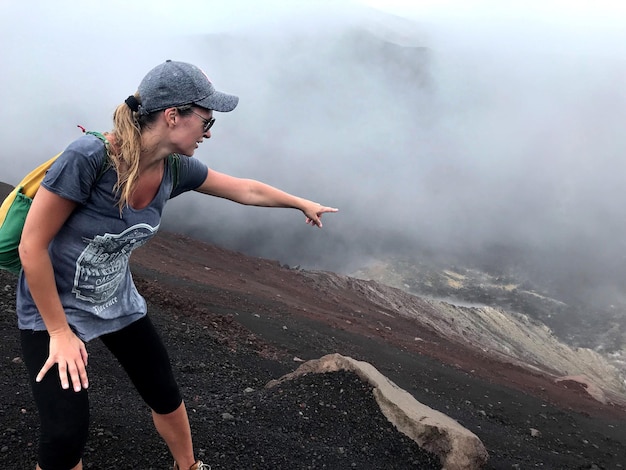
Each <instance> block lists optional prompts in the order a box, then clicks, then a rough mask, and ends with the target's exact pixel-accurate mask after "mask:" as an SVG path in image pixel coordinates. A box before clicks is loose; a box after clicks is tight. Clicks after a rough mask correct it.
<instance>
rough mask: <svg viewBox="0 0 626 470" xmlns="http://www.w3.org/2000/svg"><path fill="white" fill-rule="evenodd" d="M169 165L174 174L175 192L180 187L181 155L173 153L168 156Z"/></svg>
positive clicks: (173, 185)
mask: <svg viewBox="0 0 626 470" xmlns="http://www.w3.org/2000/svg"><path fill="white" fill-rule="evenodd" d="M167 163H168V164H169V166H170V171H171V172H172V181H173V182H174V184H172V191H174V190H175V189H176V188H177V187H178V180H179V175H178V174H179V172H180V155H179V154H177V153H171V154H169V155H168V156H167Z"/></svg>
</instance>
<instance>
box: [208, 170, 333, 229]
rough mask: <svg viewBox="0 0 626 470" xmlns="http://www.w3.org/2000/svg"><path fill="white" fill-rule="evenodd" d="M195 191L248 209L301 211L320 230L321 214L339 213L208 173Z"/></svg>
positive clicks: (261, 185) (246, 181)
mask: <svg viewBox="0 0 626 470" xmlns="http://www.w3.org/2000/svg"><path fill="white" fill-rule="evenodd" d="M196 191H199V192H201V193H204V194H210V195H212V196H217V197H222V198H225V199H230V200H231V201H235V202H238V203H239V204H245V205H249V206H262V207H287V208H293V209H299V210H301V211H302V212H303V213H304V215H305V216H306V223H307V224H311V225H313V226H318V227H322V221H321V217H322V214H324V213H326V212H337V211H338V209H335V208H333V207H326V206H322V205H321V204H318V203H317V202H313V201H309V200H308V199H303V198H301V197H297V196H293V195H291V194H289V193H286V192H285V191H282V190H280V189H277V188H275V187H273V186H270V185H268V184H265V183H261V182H260V181H256V180H252V179H245V178H235V177H233V176H229V175H226V174H224V173H220V172H217V171H214V170H209V173H208V175H207V178H206V180H205V181H204V183H202V185H200V187H199V188H197V189H196Z"/></svg>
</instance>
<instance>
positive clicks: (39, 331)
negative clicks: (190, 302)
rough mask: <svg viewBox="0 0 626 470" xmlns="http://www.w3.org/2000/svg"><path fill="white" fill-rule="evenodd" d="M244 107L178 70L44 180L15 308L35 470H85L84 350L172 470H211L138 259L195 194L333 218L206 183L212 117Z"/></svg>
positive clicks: (272, 194)
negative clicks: (28, 388)
mask: <svg viewBox="0 0 626 470" xmlns="http://www.w3.org/2000/svg"><path fill="white" fill-rule="evenodd" d="M237 103H238V98H237V97H236V96H233V95H229V94H226V93H222V92H219V91H217V90H215V88H214V87H213V85H212V84H211V82H210V81H209V79H208V78H207V76H206V74H204V72H202V71H201V70H200V69H199V68H197V67H195V66H193V65H191V64H188V63H184V62H174V61H169V60H168V61H166V62H164V63H162V64H160V65H158V66H157V67H155V68H154V69H152V70H151V71H150V72H149V73H148V74H147V75H146V76H145V77H144V79H143V80H142V82H141V84H140V85H139V88H138V91H137V93H135V95H131V96H129V97H128V99H127V100H126V101H125V102H124V103H123V104H121V105H120V106H118V108H117V109H116V111H115V113H114V116H113V120H114V129H113V131H112V132H111V133H109V134H105V137H106V142H105V143H103V141H102V140H100V139H98V138H97V137H94V136H93V135H86V136H83V137H81V138H80V139H78V140H76V141H75V142H73V143H72V144H70V145H69V146H68V148H67V149H66V150H65V151H64V153H63V154H62V155H61V156H60V157H59V158H58V160H57V161H56V162H55V163H54V165H53V166H52V167H51V169H50V170H49V172H48V174H47V175H46V177H45V180H44V181H43V183H42V186H41V188H40V190H39V191H38V193H37V195H36V197H35V198H34V201H33V204H32V207H31V209H30V212H29V214H28V218H27V220H26V223H25V225H24V232H23V234H22V239H21V243H20V258H21V261H22V267H23V271H22V273H21V275H20V278H19V282H18V294H17V311H18V324H19V328H20V330H21V339H22V348H23V353H24V361H25V363H26V366H27V368H28V371H29V375H30V379H31V385H32V389H33V394H34V397H35V402H36V404H37V407H38V410H39V415H40V419H41V435H40V443H39V456H38V465H37V468H38V469H43V470H68V469H82V453H83V448H84V446H85V442H86V438H87V433H88V424H89V404H88V398H87V388H88V386H89V381H88V378H87V370H86V367H87V357H88V355H87V350H86V348H85V343H86V342H88V341H90V340H92V339H94V338H101V340H102V341H103V342H104V344H105V345H106V346H107V347H108V348H109V349H110V350H111V352H112V353H113V354H114V355H115V356H116V358H117V359H118V360H119V362H120V363H121V365H122V366H123V367H124V369H125V370H126V372H127V373H128V375H129V377H130V379H131V380H132V382H133V384H134V385H135V387H136V388H137V391H138V392H139V393H140V395H141V396H142V398H143V399H144V400H145V402H146V403H147V404H148V406H150V408H151V409H152V416H153V420H154V424H155V427H156V429H157V430H158V432H159V433H160V435H161V436H162V438H163V439H164V440H165V442H166V443H167V445H168V447H169V450H170V452H171V453H172V455H173V457H174V469H175V470H177V469H193V470H197V469H207V468H209V466H208V465H206V464H203V463H202V462H200V461H196V459H195V457H194V452H193V447H192V439H191V431H190V427H189V421H188V418H187V412H186V409H185V405H184V402H183V399H182V397H181V395H180V392H179V389H178V386H177V384H176V382H175V380H174V377H173V375H172V370H171V366H170V362H169V358H168V355H167V352H166V350H165V348H164V346H163V344H162V342H161V340H160V338H159V336H158V334H157V332H156V331H155V329H154V327H153V325H152V323H151V322H150V319H149V318H148V317H147V316H146V302H145V300H144V299H143V298H142V297H141V295H140V294H139V293H138V292H137V290H136V288H135V286H134V284H133V281H132V277H131V274H130V270H129V264H128V262H129V257H130V254H131V252H132V250H133V249H135V248H137V247H139V246H141V245H143V244H144V243H146V242H147V241H148V240H149V239H150V238H151V237H152V236H154V234H155V233H156V232H157V230H158V227H159V223H160V220H161V212H162V210H163V207H164V205H165V203H166V202H167V200H168V199H169V198H171V197H174V196H177V195H179V194H181V193H183V192H185V191H190V190H195V191H199V192H201V193H205V194H209V195H212V196H218V197H222V198H227V199H230V200H233V201H235V202H238V203H241V204H247V205H256V206H266V207H289V208H296V209H299V210H301V211H302V212H303V213H304V215H305V216H306V222H307V223H308V224H311V225H312V226H318V227H321V226H322V223H321V216H322V214H324V213H326V212H336V211H337V209H334V208H330V207H324V206H322V205H320V204H317V203H315V202H311V201H309V200H306V199H302V198H299V197H295V196H292V195H290V194H287V193H285V192H283V191H280V190H278V189H276V188H274V187H271V186H268V185H266V184H263V183H261V182H258V181H254V180H249V179H240V178H234V177H232V176H228V175H225V174H222V173H219V172H217V171H213V170H209V169H208V168H207V167H206V166H205V165H204V164H203V163H202V162H200V161H199V160H197V159H195V158H192V157H191V156H192V155H193V154H194V152H195V150H196V148H198V145H199V144H200V143H202V142H203V139H205V138H206V139H208V138H210V137H211V132H210V129H211V126H212V125H213V124H214V122H215V118H214V116H213V112H215V111H220V112H228V111H232V110H233V109H234V108H235V107H236V106H237ZM107 154H108V157H107ZM172 154H179V157H177V159H174V158H172V157H168V156H170V155H172Z"/></svg>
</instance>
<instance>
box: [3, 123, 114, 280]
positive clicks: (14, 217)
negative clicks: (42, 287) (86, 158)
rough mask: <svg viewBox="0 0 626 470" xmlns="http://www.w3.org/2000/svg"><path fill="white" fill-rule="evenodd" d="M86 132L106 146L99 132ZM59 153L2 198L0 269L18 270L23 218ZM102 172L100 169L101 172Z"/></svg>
mask: <svg viewBox="0 0 626 470" xmlns="http://www.w3.org/2000/svg"><path fill="white" fill-rule="evenodd" d="M86 134H91V135H95V136H96V137H98V138H99V139H100V140H102V141H103V142H104V144H105V145H106V146H107V148H108V144H109V143H108V141H107V140H106V138H105V137H104V136H103V135H102V134H100V133H99V132H86ZM59 155H61V154H60V153H59V154H57V155H55V156H54V157H52V158H51V159H50V160H48V161H47V162H45V163H42V164H41V165H39V166H38V167H37V168H35V169H34V170H33V171H31V172H30V173H28V174H27V175H26V176H25V177H24V179H22V181H20V182H19V183H18V184H17V186H16V187H15V189H14V190H13V191H11V192H10V193H9V195H8V196H7V197H6V198H5V200H4V202H3V203H2V206H0V269H6V270H7V271H11V272H13V273H19V271H20V269H21V267H22V263H21V261H20V254H19V251H18V247H19V244H20V239H21V238H22V230H23V228H24V221H25V220H26V216H27V215H28V210H29V209H30V205H31V203H32V202H33V198H34V197H35V194H37V190H38V189H39V186H40V185H41V182H42V180H43V178H44V176H46V172H47V171H48V169H49V168H50V166H51V165H52V164H53V163H54V161H55V160H56V159H57V158H58V157H59ZM107 163H108V158H105V159H104V161H103V168H102V169H103V170H106V167H107ZM102 173H104V171H101V172H100V175H99V176H101V175H102Z"/></svg>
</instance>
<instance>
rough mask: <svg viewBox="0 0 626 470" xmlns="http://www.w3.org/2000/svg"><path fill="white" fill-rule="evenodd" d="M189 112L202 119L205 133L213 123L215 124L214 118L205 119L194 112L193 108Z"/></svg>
mask: <svg viewBox="0 0 626 470" xmlns="http://www.w3.org/2000/svg"><path fill="white" fill-rule="evenodd" d="M191 112H192V113H193V114H195V115H196V116H198V117H199V118H200V119H202V122H203V123H204V130H203V133H204V134H206V133H207V132H209V129H210V128H211V127H212V126H213V124H215V118H211V119H207V118H205V117H204V116H201V115H200V114H198V113H196V112H195V111H194V110H193V109H192V110H191Z"/></svg>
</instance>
